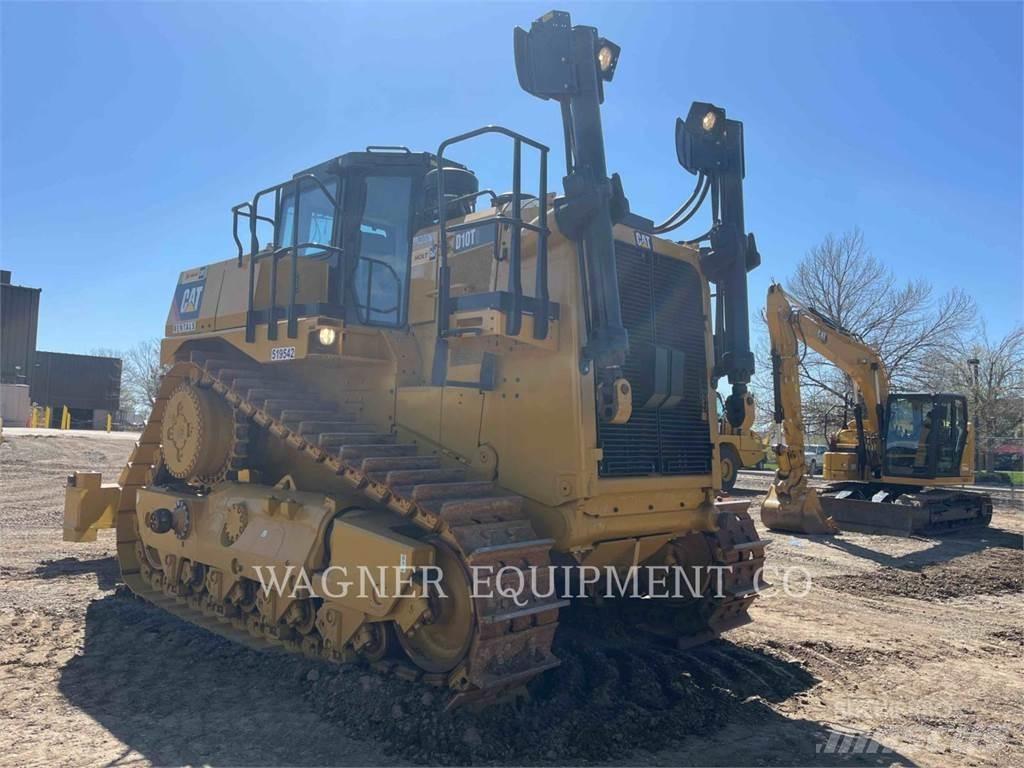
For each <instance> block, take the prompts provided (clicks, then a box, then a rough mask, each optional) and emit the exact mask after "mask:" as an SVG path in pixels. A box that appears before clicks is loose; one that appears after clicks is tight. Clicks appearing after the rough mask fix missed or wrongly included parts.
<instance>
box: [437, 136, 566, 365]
mask: <svg viewBox="0 0 1024 768" xmlns="http://www.w3.org/2000/svg"><path fill="white" fill-rule="evenodd" d="M488 133H497V134H501V135H503V136H508V137H509V138H511V139H512V141H513V154H512V210H511V214H510V215H501V214H498V215H495V216H493V217H488V218H486V219H482V220H475V221H473V222H462V223H461V224H455V225H452V226H451V227H449V226H448V224H447V216H446V215H445V213H446V212H447V210H448V209H447V205H448V204H449V203H448V202H447V201H446V200H445V194H444V186H445V184H444V182H445V174H444V167H445V165H444V152H445V150H446V149H448V147H450V146H452V145H454V144H459V143H461V142H464V141H468V140H469V139H473V138H476V137H477V136H482V135H484V134H488ZM523 144H526V145H527V146H529V147H533V148H534V149H536V150H537V151H538V153H539V155H540V182H539V188H538V194H537V197H538V198H539V200H540V211H539V217H538V223H537V224H532V223H527V222H524V221H523V216H522V203H523V193H522V145H523ZM547 158H548V147H546V146H545V145H544V144H541V143H540V142H538V141H534V140H533V139H531V138H529V137H527V136H524V135H522V134H520V133H516V132H515V131H512V130H509V129H508V128H505V127H503V126H500V125H486V126H483V127H482V128H477V129H475V130H472V131H468V132H466V133H462V134H459V135H457V136H452V137H451V138H448V139H445V140H444V141H442V142H441V144H440V145H439V146H438V148H437V167H438V169H439V172H438V183H437V210H438V213H439V215H438V229H439V232H438V240H439V243H438V247H439V250H440V254H439V257H438V293H437V335H438V342H439V345H441V344H443V340H444V339H445V338H446V337H447V336H448V335H450V333H451V329H450V316H451V268H450V267H449V266H448V232H449V231H451V232H457V231H460V230H462V229H469V228H470V227H477V226H480V225H481V224H482V223H484V222H489V221H494V222H496V223H498V224H508V225H509V226H510V229H511V243H510V248H509V275H508V290H509V293H510V294H511V296H512V307H511V312H510V313H509V317H508V319H507V321H506V332H507V333H508V334H509V335H510V336H517V335H518V334H519V332H520V331H521V330H522V300H523V287H522V253H521V238H522V230H523V229H524V228H525V229H527V230H529V231H532V232H535V233H536V234H537V265H536V285H535V300H536V312H535V314H534V324H533V335H534V338H536V339H545V338H547V334H548V325H549V315H550V297H549V295H548V275H547V272H548V251H547V239H548V235H549V234H550V229H548V219H547V217H548V210H547V209H548V207H547V196H548V195H547ZM488 191H489V190H488ZM465 197H466V195H463V196H462V197H460V198H458V199H459V200H461V199H463V198H465ZM474 197H475V195H474ZM492 199H493V198H492ZM438 370H440V368H439V369H438Z"/></svg>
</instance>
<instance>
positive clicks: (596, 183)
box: [64, 12, 764, 703]
mask: <svg viewBox="0 0 1024 768" xmlns="http://www.w3.org/2000/svg"><path fill="white" fill-rule="evenodd" d="M514 43H515V45H514V50H515V64H516V70H517V74H518V79H519V83H520V85H521V86H522V87H523V89H525V90H526V91H527V92H528V93H530V94H532V95H534V96H536V97H539V98H542V99H550V100H554V101H556V102H558V104H559V105H560V107H561V116H562V120H563V126H564V135H565V141H566V146H565V164H566V175H565V177H564V194H563V195H560V196H555V195H552V194H549V192H548V188H547V163H548V148H547V147H546V146H544V145H543V144H541V143H540V142H538V141H535V140H533V139H531V138H529V137H528V136H525V135H523V134H521V133H517V132H515V131H512V130H510V129H507V128H504V127H499V126H487V127H483V128H479V129H476V130H472V131H469V132H467V133H462V134H460V135H457V136H453V137H452V138H449V139H447V140H445V141H443V142H442V143H441V144H440V146H439V147H438V148H437V150H436V151H435V152H415V151H411V150H409V149H407V148H405V147H393V146H388V147H379V146H378V147H367V148H366V150H364V151H355V152H348V153H346V154H343V155H341V156H339V157H335V158H333V159H331V160H328V161H326V162H323V163H320V164H318V165H315V166H313V167H310V168H307V169H306V170H303V171H301V172H299V173H296V174H295V175H294V176H293V177H292V178H290V179H288V180H285V181H283V182H281V183H277V184H273V185H271V186H268V187H267V188H266V189H262V190H260V191H258V192H257V193H256V194H255V195H254V196H253V197H252V198H251V200H248V201H246V202H244V203H240V204H239V205H237V206H235V207H234V208H233V209H232V218H233V225H234V241H235V245H236V248H237V254H236V255H235V257H234V258H230V259H228V260H220V261H214V262H212V263H209V264H206V265H203V266H197V267H194V268H190V269H187V270H185V271H184V272H182V273H181V275H180V278H179V280H178V284H177V287H176V289H175V292H174V299H173V303H172V306H171V309H170V313H169V316H168V318H167V324H166V338H164V340H163V342H162V346H161V356H162V362H163V364H164V365H165V366H166V367H167V373H166V375H165V376H164V378H163V383H162V385H161V387H160V391H159V395H158V398H157V400H156V404H155V406H154V408H153V412H152V416H151V417H150V419H149V421H148V423H147V424H146V427H145V429H144V430H143V432H142V434H141V437H140V440H139V442H138V444H137V445H136V447H135V449H134V451H133V452H132V454H131V457H130V460H129V462H128V465H127V466H126V467H125V468H124V470H123V471H122V473H121V475H120V477H119V478H118V480H117V483H116V484H103V483H102V481H101V478H100V476H99V475H98V474H96V473H86V472H81V473H76V474H75V475H74V476H72V477H71V478H70V479H69V485H68V488H67V494H66V507H65V519H64V525H65V529H64V530H65V538H66V539H68V540H73V541H81V540H90V539H94V538H95V536H96V530H97V529H98V528H103V527H114V528H116V531H117V534H116V536H117V556H118V560H119V562H120V567H121V573H122V576H123V579H124V581H125V582H126V583H127V585H128V586H129V587H130V588H131V589H132V590H133V591H134V592H135V593H136V594H138V595H140V596H142V597H144V598H146V599H147V600H150V601H152V602H154V603H156V604H158V605H160V606H163V607H165V608H166V609H167V610H169V611H172V612H174V613H175V614H177V615H179V616H181V617H182V618H184V619H186V620H188V621H192V622H195V623H197V624H200V625H202V626H205V627H208V628H209V629H211V630H213V631H216V632H220V633H222V634H225V635H227V636H229V637H233V638H236V639H239V640H242V641H244V642H248V643H251V644H255V645H257V646H266V645H277V646H284V647H285V648H287V649H290V650H294V651H298V652H303V653H305V654H307V655H309V656H312V657H315V658H320V659H326V660H333V661H338V662H348V661H352V660H356V659H359V658H363V659H367V660H369V661H371V662H373V663H375V664H376V665H377V666H378V667H380V668H382V669H387V670H391V671H393V672H394V673H396V674H399V675H401V676H403V677H405V678H407V679H410V680H421V681H424V682H426V683H430V684H435V685H438V686H443V687H446V688H448V689H450V690H451V691H452V692H453V693H452V697H453V698H452V702H453V703H461V702H466V701H486V700H488V699H491V698H494V697H496V696H500V695H502V694H504V693H506V692H509V691H512V690H514V689H517V688H519V687H520V686H522V685H523V684H524V683H526V682H528V681H529V680H530V679H532V678H534V677H535V676H537V675H538V674H540V673H542V672H544V671H545V670H547V669H549V668H551V667H553V666H554V665H556V664H557V663H558V660H557V658H556V657H555V655H554V654H553V652H552V641H553V638H554V635H555V631H556V628H557V626H558V621H559V612H560V610H561V609H563V608H565V607H566V605H567V599H566V597H565V592H564V590H563V587H562V586H559V587H558V589H555V584H556V582H557V583H558V584H559V585H561V583H562V581H563V580H564V579H569V580H570V581H572V579H575V578H576V576H575V575H574V574H578V573H584V574H585V573H588V571H585V570H582V571H581V570H580V569H581V568H593V569H598V570H599V572H600V573H601V574H602V576H601V579H602V581H600V582H597V583H596V584H595V583H590V584H586V583H584V584H582V585H578V584H575V583H573V584H572V585H570V586H571V587H572V589H571V591H572V596H573V598H574V599H576V600H579V601H581V602H582V603H584V604H588V605H589V604H593V605H595V606H596V605H600V606H601V607H600V608H596V607H595V610H608V615H609V619H610V617H611V615H612V611H613V608H612V607H611V604H613V603H614V604H616V605H618V606H619V607H620V608H619V609H620V610H623V611H635V612H639V611H640V610H641V608H642V609H643V611H642V612H643V619H642V621H641V620H639V619H637V620H635V621H634V622H632V623H631V625H630V626H632V627H633V628H634V629H635V631H637V632H645V633H649V634H650V635H651V636H652V637H656V638H661V639H663V640H665V639H667V640H668V641H670V642H673V643H679V644H690V643H696V642H701V641H705V640H708V639H711V638H714V637H717V636H719V635H720V634H721V633H722V632H725V631H726V630H728V629H730V628H732V627H735V626H738V625H740V624H743V623H745V622H747V621H749V614H748V608H749V606H750V604H751V602H752V601H753V599H754V598H755V597H756V589H755V586H756V585H755V581H756V578H757V571H758V569H759V568H760V566H761V564H762V563H763V558H764V542H762V541H761V540H759V538H758V536H757V533H756V532H755V530H754V526H753V524H752V522H751V520H750V518H749V516H748V515H747V512H746V502H728V501H727V502H722V501H720V500H719V499H718V495H719V490H720V489H721V484H722V480H721V469H720V463H719V460H718V457H717V454H716V453H715V451H714V446H715V442H716V439H717V437H718V434H717V431H718V421H717V419H716V418H715V398H716V387H717V384H718V381H719V379H720V378H723V377H726V378H727V379H728V381H729V382H731V385H732V394H731V395H730V396H729V398H727V400H726V404H725V406H726V407H725V410H726V418H727V419H728V420H729V422H730V423H731V424H734V425H736V426H739V425H742V424H743V423H744V420H745V418H746V415H745V402H746V394H747V383H748V382H749V379H750V375H751V372H752V370H753V356H752V355H751V353H750V348H749V339H748V332H749V330H748V325H747V315H748V311H747V283H746V276H747V272H748V270H749V269H752V268H753V267H755V266H757V264H758V263H759V261H760V257H759V256H758V254H757V250H756V246H755V243H754V239H753V236H752V235H749V234H748V233H747V232H746V231H745V229H744V222H743V203H742V183H743V182H742V180H743V133H742V123H740V122H739V121H736V120H733V119H730V118H727V116H726V113H725V110H724V109H722V108H720V107H717V106H715V105H712V104H709V103H702V102H695V103H694V104H693V106H692V107H691V109H690V110H689V113H688V116H687V118H686V119H685V120H683V119H680V120H678V121H677V124H676V152H677V158H678V160H679V162H680V163H681V164H682V166H683V167H684V168H685V169H686V170H687V171H688V172H690V173H691V174H693V175H695V176H696V177H697V178H696V185H697V189H696V190H695V193H694V195H692V196H691V197H690V200H689V202H688V204H686V205H684V206H682V207H681V208H680V209H679V211H677V213H676V214H675V215H674V216H673V217H671V218H670V219H669V220H668V221H666V222H665V223H664V224H662V225H659V226H655V224H654V222H653V221H652V220H650V219H646V218H644V217H642V216H639V215H637V214H635V213H632V212H630V210H629V204H628V201H627V199H626V196H625V194H624V191H623V186H622V183H621V181H620V179H619V177H618V175H617V174H616V175H612V176H611V177H610V178H609V176H608V174H607V171H606V166H605V154H604V144H603V137H602V131H601V120H600V105H601V103H602V102H603V99H604V89H605V87H606V86H607V84H608V83H609V82H610V81H611V80H612V77H613V75H614V73H615V69H616V66H617V63H618V58H619V48H618V46H616V45H615V44H614V43H612V42H611V41H609V40H607V39H605V38H603V37H601V36H600V35H599V34H598V32H597V30H596V29H594V28H593V27H587V26H574V25H573V24H572V23H571V20H570V18H569V15H568V14H566V13H562V12H551V13H549V14H547V15H545V16H543V17H542V18H540V19H538V20H537V21H535V22H534V23H533V24H532V25H531V27H530V28H529V30H525V29H521V28H516V30H515V36H514ZM480 136H484V137H492V138H493V137H494V136H498V137H503V138H504V139H505V140H507V141H508V146H509V158H510V160H511V169H512V174H511V175H512V178H511V192H508V193H501V194H499V193H495V192H494V191H492V190H489V189H480V185H479V182H478V180H477V177H476V175H475V174H474V173H473V171H472V170H471V169H470V168H468V167H466V166H464V165H461V164H459V163H458V162H456V161H455V160H453V159H452V158H451V155H452V153H453V152H455V151H457V149H458V148H459V147H460V146H462V145H463V144H464V143H465V142H469V141H472V140H474V139H476V138H477V137H480ZM527 153H532V157H533V158H534V160H535V162H536V165H535V166H534V167H537V168H539V177H538V178H537V179H536V182H535V183H536V186H535V187H533V188H532V189H529V190H528V189H527V187H528V184H526V185H524V178H523V176H524V174H523V167H524V156H525V155H527ZM525 181H526V182H529V181H530V180H529V179H526V180H525ZM709 195H710V197H711V200H712V203H713V209H714V213H715V216H714V217H713V220H712V225H711V227H710V229H709V230H708V231H707V232H705V233H704V234H703V235H701V236H698V237H697V238H694V239H693V240H691V241H686V242H673V241H672V240H670V239H668V238H666V237H660V236H659V234H667V233H668V232H670V231H673V230H674V229H675V228H676V227H678V226H679V225H680V223H681V222H684V221H687V220H689V218H691V217H692V216H693V214H694V213H695V212H696V209H697V208H699V207H700V204H701V202H702V201H703V200H704V199H705V197H708V196H709ZM240 225H241V226H240ZM712 285H713V286H714V290H713V291H712ZM712 293H714V294H715V297H714V298H713V297H712ZM716 303H717V309H714V307H715V305H716ZM716 311H717V312H718V315H719V317H724V318H725V319H726V321H725V322H724V323H721V324H719V325H718V327H714V326H715V323H714V322H713V318H714V315H715V312H716ZM556 565H557V566H560V568H559V569H556V570H552V569H551V568H550V566H556ZM561 566H565V567H564V568H562V567H561ZM633 566H658V567H670V566H671V567H676V566H678V567H685V568H701V567H707V568H711V567H718V568H722V569H725V570H726V571H727V573H726V574H725V576H724V581H723V583H722V584H721V585H720V586H721V589H714V588H712V585H711V584H710V583H707V582H706V581H701V582H700V588H699V589H697V590H696V591H695V594H693V595H690V596H689V597H684V598H680V599H676V598H675V597H673V598H672V599H665V600H654V599H652V600H643V599H639V600H635V599H631V598H628V599H624V600H616V601H600V603H598V601H596V600H593V596H594V595H596V594H598V593H600V591H601V589H602V587H603V584H604V579H605V578H606V576H605V574H609V573H610V574H617V573H621V572H625V571H628V570H629V569H631V568H633ZM389 568H394V569H396V570H397V571H398V572H399V573H400V574H404V576H406V577H408V578H402V579H401V583H398V584H396V586H395V588H394V589H383V588H380V584H378V583H377V582H374V583H372V584H371V585H370V586H369V588H368V589H367V590H361V589H358V588H357V587H358V586H359V585H358V584H356V585H354V586H353V587H352V588H351V589H348V590H347V591H346V589H345V587H346V586H348V585H347V584H345V583H343V582H344V578H343V577H344V575H345V574H348V578H349V579H350V580H352V579H354V578H355V573H356V572H360V573H361V574H362V573H363V572H364V571H365V569H370V570H371V571H372V572H373V573H376V571H377V570H379V569H389ZM428 568H433V569H434V571H433V573H434V574H435V575H437V574H440V576H439V578H433V579H431V578H428V575H429V572H428V570H427V569H428ZM268 569H274V570H275V572H276V573H277V574H278V576H279V577H280V579H281V580H282V581H281V583H278V584H276V587H275V589H268V588H267V587H266V584H265V581H264V575H265V573H266V572H267V571H268ZM483 569H491V572H493V573H495V574H496V575H495V582H494V583H495V584H497V585H498V586H500V587H502V589H501V590H499V591H497V592H494V591H490V592H488V591H487V590H484V589H482V588H481V589H477V588H478V587H480V586H481V585H480V584H478V583H477V574H478V573H479V572H480V571H481V570H483ZM573 569H576V570H573ZM601 569H604V570H601ZM609 569H610V570H609ZM304 573H309V574H312V575H313V576H315V577H317V578H312V579H310V580H309V581H310V582H311V583H306V581H307V580H306V578H305V577H304V576H303V574H304ZM537 573H540V574H541V576H540V583H539V585H538V584H534V585H533V586H534V587H539V588H536V589H532V590H527V591H525V592H524V591H523V590H521V589H520V590H518V591H516V590H510V589H508V587H509V586H510V585H512V586H515V585H516V584H518V585H519V586H522V580H523V578H524V574H526V575H529V576H533V575H535V574H537ZM560 573H561V574H563V576H560V575H559V574H560ZM565 574H568V575H567V576H566V575H565ZM275 578H276V577H275ZM332 579H333V580H332ZM300 582H301V583H300ZM282 584H283V586H284V587H286V588H284V589H281V588H277V587H281V586H282ZM652 589H653V586H652V584H650V583H647V582H643V581H641V582H640V585H639V597H641V598H642V597H644V596H650V591H651V590H652Z"/></svg>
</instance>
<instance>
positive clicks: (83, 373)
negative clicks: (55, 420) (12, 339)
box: [29, 351, 121, 429]
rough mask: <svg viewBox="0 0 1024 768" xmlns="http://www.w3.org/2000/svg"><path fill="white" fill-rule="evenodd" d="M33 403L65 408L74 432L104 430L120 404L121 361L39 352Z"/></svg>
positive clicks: (33, 377)
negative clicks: (69, 412) (108, 417)
mask: <svg viewBox="0 0 1024 768" xmlns="http://www.w3.org/2000/svg"><path fill="white" fill-rule="evenodd" d="M29 383H30V387H31V396H32V402H33V403H35V404H36V405H42V406H50V407H51V408H52V409H53V411H54V412H57V411H60V410H61V409H62V408H63V407H64V406H67V408H68V409H69V410H70V411H71V426H72V427H73V428H74V429H93V428H95V429H101V428H103V426H104V425H105V424H106V421H107V414H110V415H111V416H114V415H115V414H116V413H117V409H118V407H119V403H120V400H121V361H120V360H118V359H117V358H115V357H94V356H92V355H69V354H66V353H64V352H42V351H39V352H36V362H35V367H34V369H33V371H32V377H31V379H30V382H29Z"/></svg>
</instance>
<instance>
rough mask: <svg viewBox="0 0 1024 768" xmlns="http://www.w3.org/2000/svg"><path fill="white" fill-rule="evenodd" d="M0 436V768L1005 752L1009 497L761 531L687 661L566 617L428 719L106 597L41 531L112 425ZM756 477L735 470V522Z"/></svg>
mask: <svg viewBox="0 0 1024 768" xmlns="http://www.w3.org/2000/svg"><path fill="white" fill-rule="evenodd" d="M6 436H7V440H6V442H4V443H3V444H0V575H2V579H0V638H2V643H0V730H2V732H3V733H4V742H5V743H4V748H3V749H2V750H0V764H2V765H12V766H15V765H17V766H22V765H47V766H48V765H54V764H59V765H68V764H74V765H115V764H116V765H126V764H158V765H167V764H182V763H189V764H196V763H205V764H218V765H284V764H287V765H303V766H305V765H328V764H329V765H376V764H415V763H430V764H456V763H457V764H467V763H494V764H498V763H500V764H519V765H523V764H526V765H530V764H580V763H590V764H602V763H604V764H632V765H637V764H641V765H674V764H689V765H838V764H843V765H845V764H853V765H890V764H904V765H910V764H920V765H943V766H944V765H1011V764H1015V765H1021V764H1024V747H1022V746H1021V743H1020V734H1021V733H1024V704H1022V701H1024V696H1022V695H1021V694H1022V685H1021V682H1020V681H1021V680H1022V679H1024V663H1022V650H1024V631H1022V629H1024V602H1022V599H1021V591H1022V590H1021V579H1022V573H1024V557H1022V552H1021V533H1022V531H1024V515H1022V512H1021V500H1020V499H1015V500H1011V499H1010V498H1009V497H1008V496H1005V495H1001V496H1000V497H999V498H998V499H997V503H996V514H995V517H994V519H993V521H992V526H991V527H990V528H989V529H987V530H983V531H980V532H973V533H962V534H959V535H952V536H946V537H943V538H936V539H900V538H892V537H881V536H875V537H872V536H866V535H861V534H851V533H844V534H843V535H841V536H838V537H835V538H827V537H805V536H801V537H797V536H788V535H773V536H772V543H771V545H770V546H769V548H768V552H769V557H770V563H771V566H772V568H773V569H774V572H772V571H771V570H770V571H769V573H768V580H769V581H771V582H773V583H774V584H775V585H776V586H775V588H774V589H773V590H771V592H770V593H769V594H766V595H764V596H763V597H762V598H761V599H760V600H759V601H758V602H757V604H756V605H755V607H754V609H753V611H752V613H753V616H754V623H753V624H751V625H748V626H746V627H743V628H741V629H738V630H735V631H734V632H732V633H730V634H729V635H728V636H727V639H725V640H721V641H716V642H715V643H712V644H710V645H707V646H704V647H702V648H699V649H696V650H692V651H689V652H681V651H675V650H669V649H665V648H658V647H653V646H651V645H650V644H647V643H643V644H641V643H637V642H636V641H635V639H634V638H632V637H631V636H630V635H628V634H627V633H624V632H622V631H621V629H622V628H621V627H619V628H618V630H617V629H616V628H615V626H614V622H611V621H609V620H608V619H607V616H598V615H595V614H594V613H593V612H592V610H593V609H584V608H574V609H573V610H572V612H571V613H569V614H568V615H566V616H565V618H564V620H563V622H562V626H561V627H560V636H559V640H558V644H557V653H558V655H559V656H560V657H561V658H562V660H563V663H562V666H561V667H560V668H558V669H557V670H555V671H554V672H552V673H549V675H547V676H546V677H545V678H543V679H541V680H540V681H537V682H536V683H535V684H534V685H533V686H532V688H531V691H530V694H531V696H530V699H529V701H520V702H518V703H516V704H508V705H503V706H501V707H498V708H495V709H491V710H487V711H485V712H482V713H470V712H464V711H458V712H456V713H454V714H453V715H446V714H444V713H443V712H442V711H441V709H440V706H439V701H438V698H439V697H438V695H437V693H436V691H434V690H432V689H428V688H423V687H417V686H412V685H409V684H406V683H402V682H401V681H398V680H395V679H393V678H387V677H381V676H380V675H378V674H376V673H374V672H372V671H370V670H369V669H366V668H363V667H359V666H355V667H336V666H331V665H325V664H316V663H311V662H309V661H306V660H302V659H297V658H292V657H288V656H285V655H283V654H278V653H258V652H254V651H251V650H248V649H245V648H241V647H238V646H235V645H233V644H231V643H229V642H227V641H225V640H223V639H221V638H219V637H215V636H213V635H210V634H208V633H207V632H205V631H203V630H200V629H196V628H193V627H190V626H187V625H185V624H183V623H181V622H180V621H178V620H176V619H174V618H173V617H171V616H169V615H168V614H166V613H164V612H162V611H161V610H160V609H158V608H155V607H152V606H149V605H147V604H146V603H143V602H141V601H139V600H137V599H134V598H132V597H131V596H130V595H127V594H125V593H124V589H123V588H121V589H118V571H117V565H116V563H115V560H114V557H113V553H114V540H113V532H112V531H104V532H102V533H101V535H100V539H99V541H97V542H96V543H93V544H64V543H62V541H61V512H62V504H63V489H62V485H63V482H64V478H65V476H66V475H67V474H68V473H69V472H70V471H71V470H72V469H75V468H78V469H98V470H102V471H103V472H104V473H105V474H107V476H109V477H114V476H116V474H117V472H118V470H119V469H120V466H121V464H122V462H123V461H124V460H125V458H126V456H127V454H128V452H129V449H130V446H131V442H130V436H128V437H126V436H123V435H116V434H115V435H103V434H95V433H92V434H90V433H71V434H64V435H58V434H56V433H52V432H51V433H48V434H46V436H41V435H38V434H36V435H33V434H27V433H25V432H20V433H18V434H12V433H11V431H8V432H7V433H6ZM766 484H767V479H766V478H765V477H763V476H761V477H757V476H749V477H743V478H741V485H742V486H743V487H744V489H743V490H740V491H738V493H737V495H741V496H742V495H747V496H749V497H750V498H751V499H752V500H753V501H754V502H755V504H754V507H752V512H753V515H754V517H755V520H757V519H758V515H757V510H756V502H757V500H758V498H759V495H758V490H763V488H764V487H766ZM761 532H762V535H764V531H763V530H762V531H761ZM786 566H789V567H791V568H792V570H791V571H790V577H791V578H790V579H789V580H788V581H785V580H784V579H783V578H782V569H783V568H784V567H786ZM808 578H809V582H808ZM784 582H785V583H786V584H788V585H789V588H790V589H789V591H790V593H791V594H786V592H785V590H784V589H783V588H782V587H783V583H784ZM808 586H809V591H807V592H806V594H801V593H802V592H804V591H805V589H807V588H808ZM588 610H590V611H591V612H590V613H588Z"/></svg>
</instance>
